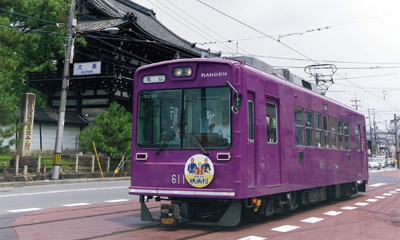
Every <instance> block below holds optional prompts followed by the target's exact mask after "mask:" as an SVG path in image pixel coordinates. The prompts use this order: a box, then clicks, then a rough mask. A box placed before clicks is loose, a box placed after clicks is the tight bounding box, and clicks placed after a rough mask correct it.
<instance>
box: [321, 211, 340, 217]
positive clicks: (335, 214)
mask: <svg viewBox="0 0 400 240" xmlns="http://www.w3.org/2000/svg"><path fill="white" fill-rule="evenodd" d="M341 213H342V212H336V211H329V212H326V213H324V214H325V215H329V216H337V215H339V214H341Z"/></svg>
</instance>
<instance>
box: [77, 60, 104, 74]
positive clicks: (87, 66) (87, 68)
mask: <svg viewBox="0 0 400 240" xmlns="http://www.w3.org/2000/svg"><path fill="white" fill-rule="evenodd" d="M73 74H74V76H80V75H93V74H101V61H98V62H86V63H74V73H73Z"/></svg>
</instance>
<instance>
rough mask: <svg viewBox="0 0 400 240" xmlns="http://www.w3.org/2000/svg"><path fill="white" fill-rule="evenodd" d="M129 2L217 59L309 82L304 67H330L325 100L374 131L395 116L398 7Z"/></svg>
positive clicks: (300, 0)
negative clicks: (250, 63) (262, 65)
mask: <svg viewBox="0 0 400 240" xmlns="http://www.w3.org/2000/svg"><path fill="white" fill-rule="evenodd" d="M133 2H136V3H138V4H140V5H142V6H144V7H147V8H149V9H152V10H153V11H154V12H155V13H156V18H157V19H158V20H159V21H160V22H161V23H162V24H163V25H165V26H166V27H167V28H169V29H170V30H171V31H173V32H174V33H175V34H177V35H178V36H180V37H181V38H183V39H185V40H187V41H189V42H193V43H194V42H195V43H196V46H197V47H200V48H205V49H210V50H211V51H215V52H219V51H221V52H222V56H233V55H236V54H239V55H250V56H254V57H256V58H258V59H260V60H262V61H264V62H266V63H268V64H270V65H272V66H274V67H276V68H287V69H289V70H290V72H291V73H294V74H296V75H298V76H300V77H302V78H303V79H306V80H309V81H313V82H314V81H315V80H314V77H311V76H310V75H309V74H307V73H306V72H305V71H304V70H305V68H306V67H307V66H309V65H316V64H334V66H335V68H336V69H337V71H336V72H335V74H334V75H333V76H332V78H333V82H334V84H332V85H331V86H330V87H329V89H328V91H327V93H326V96H327V97H329V98H331V99H334V100H336V101H338V102H340V103H342V104H345V105H347V106H350V107H352V105H355V104H357V105H359V106H358V107H357V108H358V111H360V112H361V113H363V114H364V115H365V116H366V117H368V118H367V119H366V120H367V124H368V123H369V122H368V121H369V119H371V120H372V121H373V120H374V119H375V121H376V124H377V126H378V128H379V129H380V130H383V129H386V128H387V127H388V123H389V121H390V120H391V119H393V118H394V114H397V116H400V1H399V0H380V1H376V0H335V1H321V0H279V1H276V0H275V1H273V0H247V1H243V0H133ZM319 73H323V74H325V75H327V74H328V72H327V70H320V71H319ZM353 108H355V107H353ZM368 112H369V114H368ZM369 115H370V117H369ZM372 124H373V123H372Z"/></svg>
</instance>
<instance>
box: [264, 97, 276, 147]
mask: <svg viewBox="0 0 400 240" xmlns="http://www.w3.org/2000/svg"><path fill="white" fill-rule="evenodd" d="M266 113H267V115H266V118H265V120H266V124H267V142H268V143H276V142H277V137H276V129H277V121H276V105H275V104H273V103H267V105H266Z"/></svg>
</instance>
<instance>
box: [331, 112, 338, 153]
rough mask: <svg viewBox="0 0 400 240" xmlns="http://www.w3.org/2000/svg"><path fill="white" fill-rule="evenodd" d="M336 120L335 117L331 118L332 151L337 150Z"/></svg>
mask: <svg viewBox="0 0 400 240" xmlns="http://www.w3.org/2000/svg"><path fill="white" fill-rule="evenodd" d="M337 129H338V128H337V118H335V117H331V130H332V133H331V137H332V139H331V145H332V149H338V141H337V140H338V137H337V136H338V134H337Z"/></svg>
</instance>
